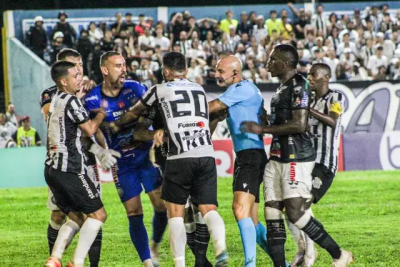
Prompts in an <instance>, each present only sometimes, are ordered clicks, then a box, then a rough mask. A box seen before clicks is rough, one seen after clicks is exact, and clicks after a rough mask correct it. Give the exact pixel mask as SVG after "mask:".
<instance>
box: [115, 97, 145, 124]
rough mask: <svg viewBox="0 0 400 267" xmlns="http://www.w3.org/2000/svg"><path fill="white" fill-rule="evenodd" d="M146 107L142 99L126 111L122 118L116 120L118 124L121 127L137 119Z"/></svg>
mask: <svg viewBox="0 0 400 267" xmlns="http://www.w3.org/2000/svg"><path fill="white" fill-rule="evenodd" d="M146 108H147V107H146V106H145V105H144V104H143V103H142V101H138V102H137V103H136V104H135V105H134V106H133V107H132V108H131V109H130V110H129V111H127V112H125V113H124V115H122V116H121V118H120V119H119V120H117V121H116V122H115V124H116V126H117V127H118V128H121V126H123V125H126V124H128V123H130V122H132V121H134V120H137V119H138V118H139V115H140V114H141V113H142V111H143V110H145V109H146Z"/></svg>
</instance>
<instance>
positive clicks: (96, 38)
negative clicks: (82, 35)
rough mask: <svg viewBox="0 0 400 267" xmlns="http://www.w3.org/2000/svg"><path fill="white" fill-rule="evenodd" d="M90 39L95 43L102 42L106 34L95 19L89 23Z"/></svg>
mask: <svg viewBox="0 0 400 267" xmlns="http://www.w3.org/2000/svg"><path fill="white" fill-rule="evenodd" d="M88 30H89V32H88V33H89V39H90V41H91V42H92V44H94V43H98V42H100V40H101V39H103V38H104V34H103V32H102V31H101V30H100V29H99V28H97V26H96V23H94V22H93V21H92V22H90V24H89V29H88Z"/></svg>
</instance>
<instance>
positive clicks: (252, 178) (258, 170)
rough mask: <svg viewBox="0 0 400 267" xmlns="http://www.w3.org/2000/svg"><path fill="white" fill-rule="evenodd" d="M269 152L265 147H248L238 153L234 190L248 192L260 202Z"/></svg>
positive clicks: (234, 174)
mask: <svg viewBox="0 0 400 267" xmlns="http://www.w3.org/2000/svg"><path fill="white" fill-rule="evenodd" d="M267 162H268V160H267V154H266V153H265V150H264V149H246V150H242V151H239V152H237V153H236V159H235V166H234V173H233V192H237V191H242V192H247V193H250V194H252V195H254V196H255V197H256V202H257V203H259V202H260V185H261V183H262V181H263V175H264V169H265V165H267Z"/></svg>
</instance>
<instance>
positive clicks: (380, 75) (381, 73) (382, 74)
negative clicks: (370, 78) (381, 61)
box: [374, 66, 387, 81]
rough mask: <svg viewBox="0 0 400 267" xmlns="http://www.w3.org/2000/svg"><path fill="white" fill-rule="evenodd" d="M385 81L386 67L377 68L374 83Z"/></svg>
mask: <svg viewBox="0 0 400 267" xmlns="http://www.w3.org/2000/svg"><path fill="white" fill-rule="evenodd" d="M386 79H387V76H386V67H385V66H380V67H378V73H377V74H376V75H375V76H374V81H385V80H386Z"/></svg>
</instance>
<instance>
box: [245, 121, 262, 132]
mask: <svg viewBox="0 0 400 267" xmlns="http://www.w3.org/2000/svg"><path fill="white" fill-rule="evenodd" d="M240 131H241V132H242V133H245V132H248V133H254V134H262V133H263V128H262V126H261V125H260V124H258V123H255V122H254V121H244V122H242V123H241V124H240Z"/></svg>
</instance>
